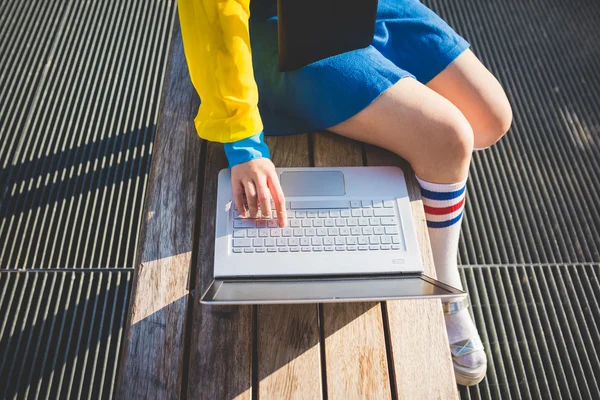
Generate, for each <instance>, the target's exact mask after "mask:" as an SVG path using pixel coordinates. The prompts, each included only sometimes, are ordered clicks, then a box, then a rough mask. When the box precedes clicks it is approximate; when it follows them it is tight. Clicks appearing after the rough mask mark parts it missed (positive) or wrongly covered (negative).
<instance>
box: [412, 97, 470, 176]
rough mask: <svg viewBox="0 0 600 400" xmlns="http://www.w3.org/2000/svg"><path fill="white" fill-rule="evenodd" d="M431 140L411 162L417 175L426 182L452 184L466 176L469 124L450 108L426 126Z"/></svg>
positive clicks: (468, 153)
mask: <svg viewBox="0 0 600 400" xmlns="http://www.w3.org/2000/svg"><path fill="white" fill-rule="evenodd" d="M427 130H428V131H429V132H430V137H431V141H429V142H428V144H427V147H426V148H425V149H424V151H423V152H422V153H421V154H419V155H417V157H414V158H413V160H410V161H411V165H412V166H413V169H414V170H415V172H416V173H417V175H418V176H419V177H420V178H422V179H424V180H429V181H430V182H437V183H454V182H459V181H462V180H464V179H465V178H466V176H467V175H468V171H469V165H470V163H471V155H472V153H473V145H474V137H473V129H472V128H471V125H470V124H469V122H468V121H467V119H466V118H465V117H464V115H463V114H462V113H461V112H460V111H459V110H458V109H457V108H454V109H452V110H451V111H450V112H448V113H447V114H446V115H445V116H443V117H442V118H441V119H440V120H439V121H436V122H435V123H432V124H431V126H430V127H429V128H428V129H427Z"/></svg>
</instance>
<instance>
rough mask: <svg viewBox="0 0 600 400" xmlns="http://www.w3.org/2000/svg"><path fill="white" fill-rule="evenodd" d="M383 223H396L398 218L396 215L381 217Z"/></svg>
mask: <svg viewBox="0 0 600 400" xmlns="http://www.w3.org/2000/svg"><path fill="white" fill-rule="evenodd" d="M381 225H387V226H390V225H396V218H394V217H383V218H381Z"/></svg>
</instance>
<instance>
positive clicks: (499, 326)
mask: <svg viewBox="0 0 600 400" xmlns="http://www.w3.org/2000/svg"><path fill="white" fill-rule="evenodd" d="M461 274H462V279H463V284H464V285H465V288H467V289H468V291H469V293H470V295H471V303H472V307H471V309H472V313H473V315H474V318H475V321H476V323H477V325H478V328H479V330H480V334H481V336H482V339H483V341H484V345H485V346H486V349H487V352H488V357H489V365H488V373H487V376H486V379H484V381H483V382H482V383H481V384H479V385H478V386H475V387H472V388H470V389H466V388H461V395H462V397H463V398H465V399H471V398H473V399H481V398H483V399H490V398H493V399H500V398H502V399H511V398H514V399H549V398H566V399H594V398H595V399H597V398H600V388H599V387H600V386H599V385H600V360H599V356H598V354H599V353H600V305H599V303H598V301H599V300H600V265H598V264H578V265H507V266H489V267H486V266H481V267H465V268H463V269H462V271H461Z"/></svg>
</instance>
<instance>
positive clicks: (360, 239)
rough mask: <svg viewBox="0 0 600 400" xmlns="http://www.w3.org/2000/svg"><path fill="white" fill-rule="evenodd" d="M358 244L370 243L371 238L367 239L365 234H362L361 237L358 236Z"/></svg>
mask: <svg viewBox="0 0 600 400" xmlns="http://www.w3.org/2000/svg"><path fill="white" fill-rule="evenodd" d="M358 244H369V239H367V238H366V237H364V236H361V237H359V238H358ZM365 250H366V249H365Z"/></svg>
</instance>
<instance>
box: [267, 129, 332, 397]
mask: <svg viewBox="0 0 600 400" xmlns="http://www.w3.org/2000/svg"><path fill="white" fill-rule="evenodd" d="M267 143H268V145H269V149H270V150H271V159H272V160H273V163H274V164H275V165H276V166H277V167H307V166H309V156H308V135H307V134H302V135H293V136H285V137H284V136H277V137H267ZM317 313H318V311H317V305H314V304H301V305H300V304H299V305H268V306H258V321H257V322H258V351H257V353H258V379H259V397H260V398H261V399H282V398H284V399H316V398H320V397H321V393H322V389H321V366H320V364H321V362H320V345H319V328H318V314H317Z"/></svg>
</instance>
